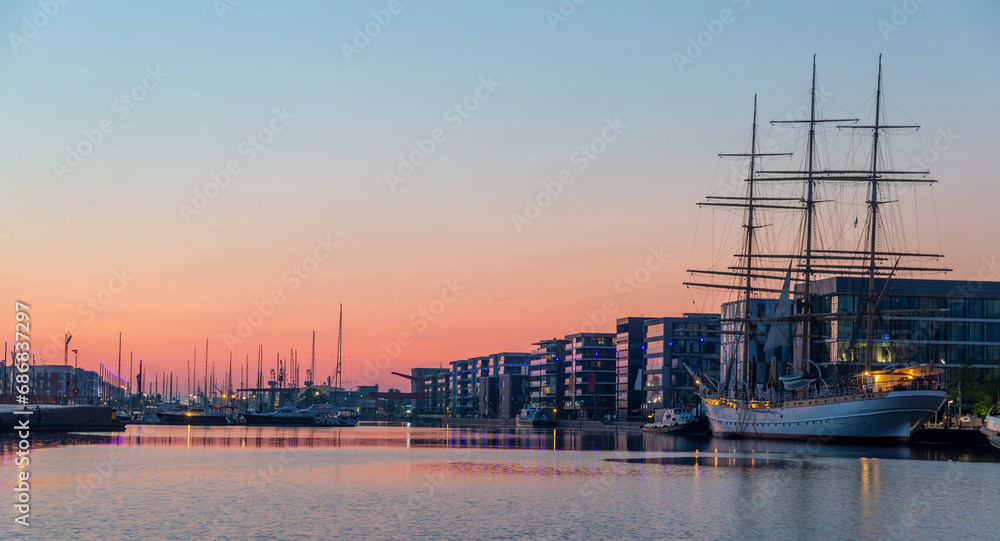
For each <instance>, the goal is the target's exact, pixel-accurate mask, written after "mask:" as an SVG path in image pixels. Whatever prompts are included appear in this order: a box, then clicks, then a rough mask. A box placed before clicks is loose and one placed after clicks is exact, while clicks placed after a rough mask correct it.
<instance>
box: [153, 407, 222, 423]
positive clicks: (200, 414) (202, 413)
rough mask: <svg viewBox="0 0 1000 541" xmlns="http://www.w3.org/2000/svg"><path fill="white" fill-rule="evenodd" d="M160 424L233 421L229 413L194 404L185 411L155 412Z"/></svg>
mask: <svg viewBox="0 0 1000 541" xmlns="http://www.w3.org/2000/svg"><path fill="white" fill-rule="evenodd" d="M156 416H157V418H158V420H159V422H160V424H164V425H230V424H233V421H232V419H231V417H230V415H229V414H227V413H226V412H225V411H222V410H219V409H218V408H209V407H204V406H196V407H193V408H188V409H187V410H186V411H170V412H163V411H161V412H159V413H157V414H156Z"/></svg>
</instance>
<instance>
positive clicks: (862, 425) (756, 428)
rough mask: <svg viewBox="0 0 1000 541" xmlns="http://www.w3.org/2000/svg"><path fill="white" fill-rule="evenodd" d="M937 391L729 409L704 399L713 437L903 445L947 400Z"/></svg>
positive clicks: (944, 393)
mask: <svg viewBox="0 0 1000 541" xmlns="http://www.w3.org/2000/svg"><path fill="white" fill-rule="evenodd" d="M947 396H948V395H947V393H946V392H945V391H939V390H913V391H888V392H879V393H868V394H860V395H848V396H838V397H828V398H824V397H820V398H813V399H805V400H796V401H790V402H786V403H785V404H784V405H782V406H780V407H776V408H766V407H759V408H747V407H732V406H728V405H724V404H721V403H719V401H717V400H712V399H706V400H705V410H706V412H707V414H708V421H709V424H710V425H711V427H712V433H713V434H714V435H716V436H722V437H744V438H774V439H811V438H817V439H819V440H820V441H843V440H882V441H907V440H909V439H910V435H911V434H912V433H913V431H914V430H916V429H917V428H919V427H920V425H922V424H923V423H925V422H926V421H927V420H928V419H929V418H930V417H931V416H932V415H933V414H934V412H936V411H937V410H938V409H939V408H940V407H941V406H942V405H943V404H944V402H945V400H946V399H947Z"/></svg>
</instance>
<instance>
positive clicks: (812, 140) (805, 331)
mask: <svg viewBox="0 0 1000 541" xmlns="http://www.w3.org/2000/svg"><path fill="white" fill-rule="evenodd" d="M809 96H810V97H809V143H808V144H809V148H808V150H807V152H808V154H809V156H808V157H807V158H806V160H807V163H808V165H807V166H806V177H807V178H808V180H806V201H805V203H806V231H805V233H806V245H805V257H806V260H805V269H804V272H803V275H802V279H803V281H804V283H803V284H802V297H803V298H802V313H803V314H805V315H806V316H807V317H806V318H805V319H803V320H802V361H801V362H802V365H803V366H802V368H805V366H804V365H805V361H806V360H807V359H808V358H809V342H810V338H809V337H810V335H811V333H812V329H811V328H810V325H809V323H810V322H809V317H808V316H809V315H810V314H812V297H811V295H810V293H809V284H810V282H812V233H813V215H814V214H815V213H816V203H815V201H814V200H813V189H814V187H815V183H816V179H815V174H816V171H815V169H814V163H813V159H814V157H815V156H816V55H813V69H812V89H811V90H810V94H809Z"/></svg>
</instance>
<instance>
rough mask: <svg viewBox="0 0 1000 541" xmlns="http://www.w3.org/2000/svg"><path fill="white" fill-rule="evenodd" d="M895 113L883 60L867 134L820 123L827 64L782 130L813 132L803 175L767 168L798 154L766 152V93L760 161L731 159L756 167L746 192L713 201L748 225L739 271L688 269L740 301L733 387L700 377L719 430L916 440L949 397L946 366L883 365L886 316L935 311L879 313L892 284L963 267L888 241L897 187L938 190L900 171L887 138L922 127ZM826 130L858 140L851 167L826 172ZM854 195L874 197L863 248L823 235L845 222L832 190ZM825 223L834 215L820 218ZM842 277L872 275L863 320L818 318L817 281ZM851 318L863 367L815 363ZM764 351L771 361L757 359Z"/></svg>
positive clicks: (732, 324) (733, 331) (853, 125)
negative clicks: (903, 275) (892, 116)
mask: <svg viewBox="0 0 1000 541" xmlns="http://www.w3.org/2000/svg"><path fill="white" fill-rule="evenodd" d="M884 109H885V97H884V96H883V93H882V59H881V56H880V57H879V69H878V86H877V91H876V94H875V100H874V110H875V112H874V117H873V118H874V120H873V122H871V123H870V125H858V120H857V119H853V118H840V119H827V118H819V116H818V104H817V93H816V59H815V56H814V57H813V71H812V86H811V92H810V95H809V110H808V118H807V119H802V120H787V121H773V124H779V123H781V124H801V125H802V126H803V127H805V128H807V130H808V131H807V133H808V135H807V138H806V139H805V141H804V145H803V146H804V147H805V148H804V149H805V154H806V156H805V158H804V160H802V161H803V162H804V163H803V165H802V167H792V168H791V170H783V171H779V170H770V169H767V168H764V167H762V163H765V162H766V163H772V162H773V161H775V160H777V159H779V158H782V157H787V156H790V155H791V153H784V152H782V153H775V152H759V151H758V129H757V99H756V96H755V97H754V115H753V124H752V128H751V133H750V147H749V151H748V152H746V153H740V154H720V156H723V157H735V158H739V159H746V160H747V162H748V164H749V165H748V169H747V173H746V175H745V178H743V180H744V183H743V184H744V186H745V191H744V192H742V193H740V194H739V195H735V196H732V195H730V196H722V197H713V196H710V197H709V198H708V199H709V200H708V201H707V202H704V203H701V205H704V206H709V207H722V208H724V209H725V208H728V209H731V210H736V211H737V212H738V213H739V214H740V215H741V218H742V224H741V225H742V229H743V233H742V239H740V242H739V243H738V244H739V248H737V251H738V252H739V253H736V254H733V255H734V257H735V262H734V263H733V264H732V265H729V266H727V267H724V268H716V269H712V270H701V271H699V270H691V271H689V272H691V273H693V274H695V275H705V276H711V277H713V278H714V281H712V280H708V281H699V282H695V281H692V282H686V283H685V284H686V285H688V286H693V287H709V288H723V289H728V290H729V291H730V293H731V294H732V293H735V295H734V298H733V300H732V301H731V302H729V303H727V306H729V307H731V308H732V309H731V310H729V311H728V313H727V311H726V310H723V312H724V313H723V320H722V321H723V331H722V332H723V333H724V334H725V335H728V336H731V337H732V338H729V339H728V341H729V343H730V344H732V345H733V346H735V347H731V348H729V350H730V351H729V354H728V355H727V354H726V351H725V350H724V352H723V353H724V355H723V358H722V360H721V361H722V370H721V378H720V380H719V381H713V380H712V379H710V378H708V377H705V375H704V374H693V375H694V376H695V379H696V383H698V384H699V395H700V396H701V399H702V401H703V403H704V406H705V410H706V413H707V416H708V419H709V423H710V425H711V428H712V432H713V433H714V434H716V435H720V436H726V437H759V438H788V439H817V440H819V441H830V440H900V441H905V440H908V439H909V438H910V435H911V434H912V433H913V431H914V430H915V429H917V428H918V427H919V426H920V425H922V424H923V423H924V422H926V421H927V420H928V418H929V417H930V416H931V415H933V414H934V412H936V411H937V410H938V409H939V408H940V407H941V406H942V405H943V404H944V401H945V400H946V399H947V393H946V391H945V390H944V386H943V383H942V382H941V381H940V380H939V375H940V374H941V369H940V368H936V367H934V366H933V364H929V365H928V364H924V365H920V364H915V363H910V364H896V365H887V364H886V363H881V362H879V363H877V364H876V363H875V361H876V360H877V359H876V356H875V346H874V343H873V335H874V334H875V333H876V325H878V324H879V322H880V321H881V319H882V318H883V317H886V316H891V315H901V314H903V313H912V312H920V311H924V310H905V311H904V310H880V300H881V298H882V295H883V294H884V292H885V286H886V284H887V283H888V281H889V280H891V279H893V278H894V277H895V275H896V274H897V273H899V272H908V273H920V272H946V271H948V270H950V269H944V268H935V267H933V266H929V264H930V262H931V261H932V260H933V259H937V258H940V257H943V256H941V255H939V254H925V253H919V251H915V250H913V249H912V247H911V246H909V244H908V243H905V242H904V244H905V245H904V246H901V247H897V246H894V245H893V243H894V242H895V243H897V244H898V243H899V237H898V236H893V235H889V234H888V228H889V226H890V225H891V224H892V222H894V220H892V219H889V218H892V217H893V216H895V215H893V214H890V215H889V218H886V217H885V215H886V212H887V210H888V207H887V206H888V205H893V204H895V203H897V201H894V200H891V199H890V197H891V196H892V194H894V191H893V187H895V186H901V185H906V186H911V185H912V186H917V185H921V184H928V183H933V182H935V181H934V180H932V179H930V178H928V176H927V175H928V174H929V173H928V172H926V171H918V172H914V171H903V170H896V169H895V168H893V167H892V166H891V162H890V155H889V154H888V150H889V148H891V147H890V145H886V144H885V139H886V136H887V135H888V133H890V132H900V131H907V130H910V131H912V130H916V129H917V128H918V126H910V125H894V124H890V123H888V122H886V121H885V119H884V118H883V117H884V116H886V115H885V111H884ZM824 126H835V127H836V128H838V129H839V130H841V131H843V132H845V133H849V134H852V135H854V136H855V137H852V138H851V141H853V142H854V144H853V145H851V146H850V149H849V151H848V152H845V154H844V157H843V158H841V161H842V162H843V164H840V163H838V164H821V163H820V152H819V149H820V148H824V149H826V148H828V147H826V146H823V147H819V146H818V145H820V144H822V141H818V134H817V132H821V131H823V130H822V128H823V127H824ZM858 137H862V138H861V139H858ZM858 141H863V143H858ZM868 153H870V154H868ZM848 186H849V187H853V188H854V190H855V192H856V193H862V192H863V194H864V199H866V201H864V205H865V212H866V217H865V221H864V224H863V231H864V232H863V233H860V234H858V233H855V234H854V235H853V236H854V239H853V241H852V242H853V244H851V243H849V242H844V237H845V235H844V234H843V232H841V234H837V233H836V232H834V233H833V234H828V235H820V231H819V228H818V226H819V224H820V223H824V224H827V225H830V224H832V223H833V222H835V220H832V219H830V218H829V217H824V216H823V215H822V213H823V211H824V208H825V207H824V205H827V204H829V203H834V201H833V200H830V199H821V198H820V196H819V192H820V191H821V190H822V191H823V195H824V196H831V195H833V196H843V197H847V196H848V195H850V190H845V189H842V188H843V187H848ZM848 204H849V203H848ZM855 204H859V203H855ZM821 218H825V219H824V220H822V222H821ZM841 219H842V217H841ZM768 222H774V223H768ZM775 224H779V225H780V224H784V225H786V226H787V225H788V224H795V226H796V227H795V229H794V231H795V232H794V234H791V235H786V236H787V237H789V238H785V239H782V240H780V241H779V238H778V237H779V236H780V235H779V234H778V233H776V232H775V231H774V230H773V229H771V230H769V229H765V228H769V227H771V226H772V225H775ZM857 226H858V221H857V218H856V219H855V222H854V227H855V228H856V227H857ZM848 227H850V226H849V224H848ZM774 229H778V228H774ZM852 231H861V230H852ZM847 236H849V235H847ZM782 245H783V246H782ZM728 261H729V260H727V262H728ZM830 276H850V277H863V278H867V292H859V297H860V299H859V302H858V309H857V310H855V311H853V312H842V311H838V310H837V309H836V308H830V307H826V306H824V307H823V309H822V310H819V309H818V306H815V305H816V304H818V303H816V302H815V301H816V300H817V299H816V298H815V295H814V293H813V292H812V291H811V285H813V283H814V282H815V281H816V280H818V279H820V278H822V277H830ZM793 284H794V285H793ZM775 295H777V296H778V298H777V299H776V300H775ZM765 300H767V301H768V302H770V303H771V306H772V307H773V314H767V313H765V311H764V310H760V309H759V308H760V307H761V301H765ZM862 306H863V307H862ZM765 316H769V317H765ZM842 320H847V321H848V324H853V325H854V327H853V328H854V329H856V332H860V330H862V329H863V330H864V331H865V334H864V347H863V348H860V347H859V348H857V353H858V355H857V358H856V359H854V362H848V363H817V362H815V361H816V359H815V358H814V355H815V356H817V357H818V354H816V353H814V351H813V349H814V344H816V343H819V342H821V341H822V339H823V338H824V337H822V336H817V334H816V333H817V332H820V330H821V329H822V328H824V327H825V326H829V324H830V323H831V322H835V321H842ZM762 339H765V340H764V344H763V347H762V348H761V347H760V341H761V340H762ZM858 343H859V344H860V339H858ZM817 349H818V348H817ZM751 351H754V352H755V353H751ZM761 351H763V356H764V358H763V359H761V358H758V357H760V352H761ZM931 362H932V363H933V361H931ZM862 363H863V364H862ZM824 364H825V366H821V365H824Z"/></svg>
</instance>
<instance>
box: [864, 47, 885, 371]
mask: <svg viewBox="0 0 1000 541" xmlns="http://www.w3.org/2000/svg"><path fill="white" fill-rule="evenodd" d="M881 106H882V55H878V89H877V90H876V91H875V125H874V126H873V127H872V173H871V175H872V180H871V187H872V191H871V197H870V199H869V201H868V208H869V214H870V220H871V224H869V225H870V226H871V229H870V231H869V232H868V236H869V240H870V241H871V242H870V244H869V247H870V251H869V254H868V255H869V260H868V305H867V307H866V309H865V372H868V371H870V370H871V369H872V354H873V353H874V352H875V342H874V341H873V340H872V334H873V333H874V331H875V311H876V309H877V306H875V303H876V299H875V249H876V239H877V237H876V235H877V233H878V205H879V202H878V134H879V129H880V126H879V114H880V113H881Z"/></svg>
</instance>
